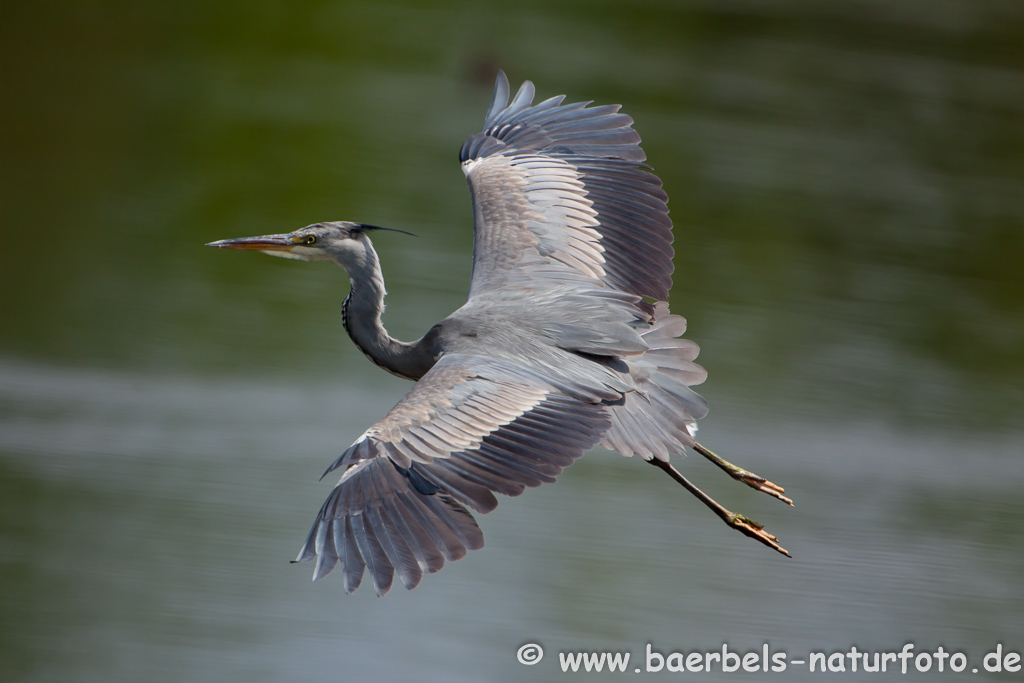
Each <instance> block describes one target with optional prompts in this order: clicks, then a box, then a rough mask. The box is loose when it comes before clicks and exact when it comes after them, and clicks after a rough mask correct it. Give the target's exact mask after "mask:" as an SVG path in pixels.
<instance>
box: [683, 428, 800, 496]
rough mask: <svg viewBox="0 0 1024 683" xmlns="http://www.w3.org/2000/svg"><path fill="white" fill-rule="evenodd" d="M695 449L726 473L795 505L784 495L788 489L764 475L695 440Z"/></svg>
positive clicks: (751, 486)
mask: <svg viewBox="0 0 1024 683" xmlns="http://www.w3.org/2000/svg"><path fill="white" fill-rule="evenodd" d="M693 450H695V451H697V452H698V453H700V454H701V455H703V456H704V457H705V458H707V459H708V460H710V461H711V462H713V463H715V465H717V466H718V467H719V468H721V469H722V471H724V472H725V473H726V474H728V475H729V476H730V477H732V478H733V479H735V480H736V481H741V482H743V483H744V484H746V485H747V486H749V487H750V488H752V489H756V490H758V491H761V492H762V493H767V494H768V495H769V496H771V497H772V498H778V499H779V500H781V501H782V502H783V503H785V504H787V505H789V506H790V507H792V506H793V500H792V499H791V498H789V497H787V496H784V495H782V494H784V493H785V492H786V489H784V488H782V487H781V486H779V485H778V484H775V483H773V482H770V481H768V480H767V479H765V478H764V477H762V476H759V475H757V474H754V473H753V472H751V471H749V470H745V469H743V468H742V467H738V466H736V465H733V464H732V463H731V462H729V461H728V460H725V459H724V458H722V457H721V456H719V455H716V454H715V453H713V452H712V451H710V450H709V449H707V448H705V447H704V446H702V445H700V444H699V443H696V442H694V444H693Z"/></svg>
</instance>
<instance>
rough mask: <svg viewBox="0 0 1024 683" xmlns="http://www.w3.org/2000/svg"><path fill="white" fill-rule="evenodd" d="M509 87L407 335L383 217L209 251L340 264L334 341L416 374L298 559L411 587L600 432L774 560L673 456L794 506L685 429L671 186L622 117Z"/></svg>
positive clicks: (692, 426) (472, 147) (473, 148)
mask: <svg viewBox="0 0 1024 683" xmlns="http://www.w3.org/2000/svg"><path fill="white" fill-rule="evenodd" d="M509 95H510V91H509V85H508V80H507V79H506V78H505V75H504V74H503V73H499V75H498V80H497V85H496V88H495V93H494V98H493V100H492V103H491V106H490V109H489V111H488V113H487V116H486V118H485V122H484V127H483V130H482V131H481V132H480V133H477V134H476V135H473V136H472V137H470V138H469V139H468V140H467V141H466V143H465V144H464V145H463V147H462V151H461V154H460V160H461V162H462V168H463V171H464V172H465V174H466V178H467V180H468V183H469V187H470V192H471V195H472V199H473V215H474V248H473V273H472V277H471V282H470V289H469V297H468V299H467V301H466V304H465V305H464V306H462V307H461V308H459V309H458V310H457V311H455V312H454V313H452V314H451V315H450V316H448V317H447V318H445V319H444V320H442V321H441V322H439V323H438V324H436V325H435V326H434V327H433V328H431V329H430V330H429V331H428V332H427V333H426V334H425V335H424V336H423V337H421V338H420V339H418V340H416V341H414V342H402V341H398V340H396V339H394V338H392V337H391V336H390V335H389V334H388V333H387V331H386V330H385V329H384V326H383V324H382V322H381V314H382V312H383V310H384V296H385V293H386V292H385V288H384V278H383V275H382V272H381V267H380V262H379V260H378V258H377V254H376V252H375V251H374V248H373V245H372V243H371V242H370V238H369V233H370V232H372V231H374V230H379V229H381V228H377V227H375V226H369V225H364V224H360V223H350V222H332V223H318V224H315V225H310V226H308V227H305V228H302V229H300V230H296V231H295V232H292V233H287V234H281V235H265V236H260V237H247V238H240V239H234V240H222V241H219V242H212V243H211V246H217V247H223V248H233V249H250V250H258V251H263V252H265V253H268V254H272V255H276V256H285V257H289V258H296V259H302V260H308V261H329V262H334V263H337V264H338V265H341V266H342V267H343V268H345V270H346V271H348V274H349V279H350V281H351V290H350V293H349V296H348V298H347V299H346V300H345V303H344V306H343V307H342V314H343V320H344V325H345V329H346V331H347V332H348V334H349V336H350V337H351V338H352V340H353V341H354V342H355V344H356V345H357V346H358V347H359V348H360V349H361V350H362V351H363V353H365V354H366V355H367V356H368V357H369V358H370V360H372V361H373V362H374V363H375V364H377V365H379V366H380V367H382V368H384V369H385V370H387V371H389V372H391V373H392V374H394V375H397V376H399V377H403V378H406V379H410V380H415V381H416V384H415V386H414V387H413V388H412V390H411V391H410V392H409V393H408V394H407V395H406V396H405V397H404V398H403V399H402V400H401V401H399V403H398V404H397V405H396V406H395V407H394V408H392V410H391V411H390V412H388V414H387V415H385V416H384V417H383V418H382V419H381V420H380V421H379V422H377V423H376V424H374V425H373V426H371V427H370V428H369V429H367V430H366V431H365V432H364V433H363V434H362V435H361V436H360V437H359V438H358V439H356V441H355V442H354V443H353V444H352V445H351V446H350V447H349V448H348V449H346V450H345V452H344V453H342V455H341V456H340V457H339V458H338V459H337V460H335V461H334V463H333V464H332V465H331V466H330V467H329V468H328V470H327V472H328V473H329V472H331V471H334V470H340V471H341V477H340V480H339V481H338V484H337V485H336V486H335V488H334V489H333V491H332V492H331V494H330V496H329V497H328V499H327V501H326V502H325V503H324V505H323V507H322V508H321V510H320V513H319V515H318V516H317V520H316V522H315V523H314V525H313V528H312V530H311V531H310V533H309V536H308V538H307V541H306V543H305V545H304V546H303V548H302V551H301V552H300V553H299V556H298V558H297V561H300V562H305V561H311V560H314V559H315V560H316V567H315V570H314V579H318V578H321V577H323V576H325V575H326V574H328V573H329V572H330V571H332V570H333V569H334V568H335V567H337V566H338V565H339V564H340V565H341V567H342V569H343V580H344V587H345V590H346V592H351V591H353V590H355V589H356V588H357V587H358V586H359V584H360V582H361V580H362V577H363V575H364V574H365V573H367V572H368V573H369V574H370V576H371V578H372V581H373V585H374V588H375V590H376V591H377V593H378V594H384V593H386V592H387V591H388V590H389V589H390V588H391V586H392V583H393V581H394V577H395V575H396V574H397V575H398V577H399V578H400V580H401V581H402V582H403V584H404V585H405V586H406V587H407V588H413V587H415V586H416V585H417V584H418V583H419V582H420V580H421V579H422V576H423V574H424V573H425V572H426V573H429V572H434V571H437V570H438V569H440V568H441V567H442V566H443V565H444V564H445V562H446V561H449V560H455V559H459V558H460V557H462V556H463V555H465V554H466V552H467V550H472V549H476V548H479V547H481V546H482V545H483V536H482V534H481V532H480V529H479V528H478V526H477V524H476V521H475V520H474V518H473V516H472V513H471V511H475V512H479V513H486V512H490V511H491V510H493V509H494V508H495V507H496V506H497V499H496V497H495V494H504V495H509V496H516V495H519V494H520V493H522V492H523V491H524V490H525V489H526V488H527V487H534V486H538V485H540V484H542V483H550V482H554V481H555V479H556V477H557V476H558V475H559V474H560V473H561V471H562V470H563V469H564V468H565V467H568V466H569V465H570V464H572V463H573V461H575V460H576V459H577V458H579V457H580V456H582V455H583V454H584V453H585V452H586V451H588V450H590V449H591V448H592V447H594V446H595V445H597V444H601V445H602V446H604V447H606V448H609V449H611V450H615V451H618V452H619V453H621V454H623V455H627V456H630V455H639V456H640V457H641V458H643V459H644V460H646V461H648V462H651V463H652V464H655V465H657V466H658V467H659V468H661V469H663V470H664V471H666V472H667V473H668V474H670V475H671V476H672V477H673V478H674V479H676V481H678V482H679V483H680V484H682V485H683V486H684V487H686V488H687V489H688V490H690V491H691V492H692V493H694V495H696V496H697V497H698V498H699V499H701V501H702V502H704V503H705V504H706V505H708V506H709V507H711V508H712V510H714V511H715V512H716V514H718V515H719V516H720V517H721V518H722V519H723V520H724V521H726V523H728V524H729V525H730V526H733V527H734V528H736V529H738V530H739V531H741V532H743V533H744V534H746V535H748V536H751V537H753V538H755V539H757V540H759V541H760V542H762V543H765V544H766V545H768V546H770V547H773V548H775V549H776V550H778V551H780V552H783V553H785V554H788V553H786V551H785V550H784V549H783V548H781V546H779V545H778V542H777V539H776V538H775V537H774V536H772V535H771V534H768V533H767V532H765V531H764V530H763V529H762V527H761V526H760V525H759V524H757V523H756V522H754V521H753V520H750V519H749V518H746V517H744V516H742V515H738V514H735V513H732V512H729V511H728V510H726V509H725V508H723V507H721V506H720V505H718V504H717V503H716V502H715V501H713V500H711V499H710V498H709V497H708V496H706V494H704V493H703V492H701V491H700V490H699V489H697V488H696V487H695V486H693V484H691V483H690V482H689V481H688V480H687V479H686V478H685V477H683V476H682V474H680V473H679V472H678V471H677V470H676V469H675V468H674V467H673V466H672V465H671V464H670V463H669V458H670V455H671V454H673V453H675V454H682V453H683V452H684V450H685V449H686V448H692V449H694V450H696V451H697V452H700V453H702V454H703V455H705V456H706V457H708V458H709V459H711V460H712V461H714V462H715V463H716V464H717V465H718V466H719V467H721V468H722V469H724V470H725V471H726V472H728V473H729V474H730V475H731V476H733V477H734V478H736V479H738V480H740V481H743V482H744V483H746V484H748V485H750V486H752V487H753V488H757V489H759V490H762V491H764V492H766V493H769V494H770V495H773V496H775V497H776V498H779V499H781V500H783V501H785V502H790V501H789V499H788V498H786V497H785V496H783V495H782V489H781V488H779V487H777V486H775V485H774V484H772V483H771V482H768V481H766V480H764V479H763V478H761V477H758V476H757V475H754V474H752V473H750V472H748V471H746V470H744V469H742V468H739V467H736V466H735V465H732V464H730V463H728V462H726V461H724V460H722V459H721V458H719V457H718V456H716V455H715V454H714V453H712V452H711V451H709V450H707V449H706V448H704V447H703V446H701V445H700V444H699V443H697V442H696V441H695V440H694V438H693V435H694V433H695V432H696V422H697V420H699V419H700V418H702V417H704V416H705V415H706V414H707V404H706V402H705V401H704V399H703V398H702V397H701V396H699V395H698V394H697V393H695V392H694V391H693V390H692V389H691V388H690V387H691V386H692V385H695V384H699V383H701V382H703V381H704V379H705V377H706V372H705V371H704V369H703V368H702V367H701V366H699V365H697V364H696V363H694V358H695V357H696V356H697V352H698V347H697V345H696V344H695V343H693V342H692V341H689V340H685V339H681V338H680V335H682V334H683V332H684V331H685V329H686V321H685V320H684V319H683V318H682V317H680V316H677V315H672V314H670V313H669V310H668V304H667V300H668V292H669V289H670V287H671V284H672V279H671V274H672V270H673V266H672V256H673V251H672V246H671V243H672V223H671V221H670V220H669V218H668V208H667V206H666V202H667V196H666V195H665V193H664V191H663V190H662V187H661V182H660V180H659V179H658V178H657V176H655V175H654V174H653V173H651V172H650V171H649V169H648V168H647V167H646V166H645V165H644V163H643V162H644V160H645V155H644V153H643V151H642V150H641V148H640V146H639V143H640V138H639V136H638V135H637V133H636V132H635V131H634V130H633V128H632V123H633V121H632V119H631V118H629V117H628V116H626V115H624V114H620V113H618V109H619V107H618V106H617V105H612V106H599V107H590V106H588V104H589V103H576V104H563V103H562V101H563V98H562V97H554V98H551V99H548V100H545V101H544V102H541V103H539V104H536V105H534V104H533V99H534V88H533V85H532V84H531V83H530V82H529V81H526V82H525V83H524V84H523V86H522V87H521V88H520V90H519V91H518V93H517V94H516V96H515V97H514V98H513V99H512V101H511V103H510V102H509ZM325 474H326V473H325Z"/></svg>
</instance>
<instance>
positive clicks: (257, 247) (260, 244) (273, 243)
mask: <svg viewBox="0 0 1024 683" xmlns="http://www.w3.org/2000/svg"><path fill="white" fill-rule="evenodd" d="M206 246H208V247H219V248H221V249H247V250H250V251H267V252H274V251H277V252H280V251H284V252H290V251H291V250H292V248H293V247H295V246H297V245H296V244H295V242H293V241H292V238H291V235H260V236H259V237H238V238H235V239H233V240H218V241H216V242H210V243H209V244H207V245H206Z"/></svg>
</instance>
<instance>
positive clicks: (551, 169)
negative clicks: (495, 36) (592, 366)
mask: <svg viewBox="0 0 1024 683" xmlns="http://www.w3.org/2000/svg"><path fill="white" fill-rule="evenodd" d="M509 92H510V90H509V85H508V79H507V78H506V77H505V74H504V73H500V72H499V74H498V80H497V84H496V87H495V94H494V100H492V104H491V108H490V109H489V111H488V114H487V117H486V118H485V122H484V129H483V131H482V132H480V133H478V134H476V135H474V136H472V137H470V138H469V139H468V140H467V141H466V143H465V144H464V145H463V147H462V151H461V154H460V160H461V161H462V164H463V170H464V171H465V173H466V177H467V180H468V182H469V186H470V190H471V193H472V196H473V207H474V211H473V213H474V224H475V233H474V253H473V277H472V281H471V284H470V298H471V299H472V297H474V296H476V295H478V294H481V293H483V292H485V291H487V290H489V289H493V288H496V287H504V286H509V285H523V284H528V285H529V286H530V287H533V288H537V287H541V286H543V284H544V282H545V281H546V282H548V283H549V284H551V285H554V284H557V283H559V282H562V281H564V279H565V275H566V273H575V274H577V275H581V276H583V277H584V278H588V279H591V280H597V281H600V282H601V283H602V284H603V285H604V286H606V287H611V288H613V289H617V290H619V291H622V292H626V293H629V294H634V295H636V296H637V297H638V300H637V301H636V302H635V303H634V305H635V306H637V307H638V308H639V309H641V310H642V311H643V312H644V313H645V314H648V315H649V314H651V313H652V312H653V307H652V306H651V305H650V304H648V303H646V302H645V301H643V300H642V299H639V297H651V298H653V299H655V300H656V301H665V300H667V299H668V290H669V289H670V288H671V286H672V270H673V266H672V256H673V251H672V247H671V244H672V222H671V220H669V218H668V207H667V204H666V202H667V196H666V194H665V192H664V190H662V188H661V181H660V180H659V179H658V177H657V176H655V175H654V174H653V173H651V172H649V169H648V168H647V167H646V166H645V165H644V163H643V162H644V160H645V159H646V156H645V155H644V152H643V150H642V149H641V148H640V136H639V135H637V133H636V131H635V130H633V128H632V124H633V119H632V118H630V117H629V116H627V115H625V114H621V113H619V105H603V106H597V107H591V106H588V105H589V102H580V103H573V104H562V98H561V97H558V98H552V99H548V100H545V101H544V102H542V103H540V104H539V105H536V106H530V103H531V102H532V100H533V95H534V87H533V84H532V83H530V82H529V81H526V82H525V83H524V84H523V86H522V87H521V88H520V89H519V92H518V93H517V94H516V96H515V98H514V99H513V100H512V103H511V104H509V105H508V106H504V103H505V102H508V95H509Z"/></svg>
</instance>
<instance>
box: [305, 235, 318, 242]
mask: <svg viewBox="0 0 1024 683" xmlns="http://www.w3.org/2000/svg"><path fill="white" fill-rule="evenodd" d="M306 244H316V235H306Z"/></svg>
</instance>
